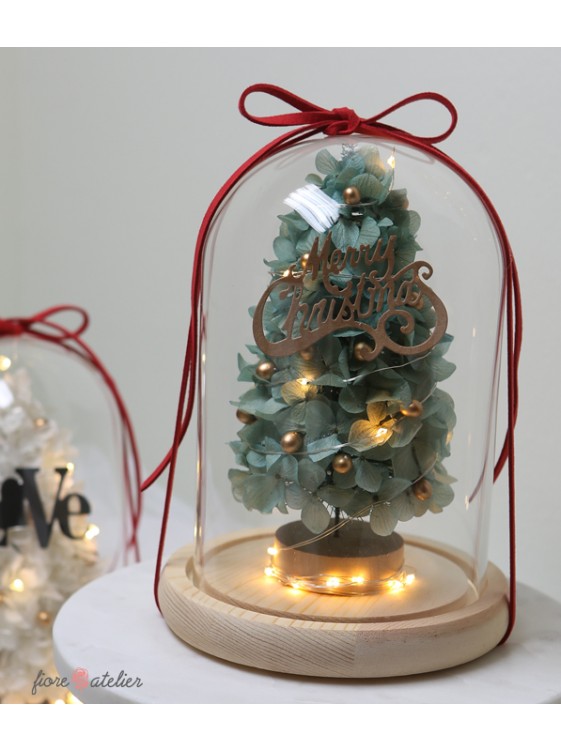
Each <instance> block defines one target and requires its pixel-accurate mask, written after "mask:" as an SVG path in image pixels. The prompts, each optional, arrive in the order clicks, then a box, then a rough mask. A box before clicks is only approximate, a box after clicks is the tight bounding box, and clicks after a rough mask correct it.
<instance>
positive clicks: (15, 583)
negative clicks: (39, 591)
mask: <svg viewBox="0 0 561 752" xmlns="http://www.w3.org/2000/svg"><path fill="white" fill-rule="evenodd" d="M24 589H25V585H24V584H23V580H20V578H19V577H16V579H15V580H12V582H11V583H10V590H13V591H14V593H23V591H24Z"/></svg>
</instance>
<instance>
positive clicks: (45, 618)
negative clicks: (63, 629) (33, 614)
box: [37, 611, 52, 627]
mask: <svg viewBox="0 0 561 752" xmlns="http://www.w3.org/2000/svg"><path fill="white" fill-rule="evenodd" d="M37 621H38V622H39V624H41V625H42V626H44V627H46V626H48V625H49V624H50V623H51V621H52V618H51V615H50V613H49V612H48V611H39V613H38V614H37Z"/></svg>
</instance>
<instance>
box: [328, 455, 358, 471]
mask: <svg viewBox="0 0 561 752" xmlns="http://www.w3.org/2000/svg"><path fill="white" fill-rule="evenodd" d="M332 465H333V469H334V470H335V472H336V473H341V475H346V473H349V472H350V471H351V470H352V469H353V458H352V457H350V456H349V455H348V454H345V452H340V453H339V454H336V455H335V457H334V458H333V462H332Z"/></svg>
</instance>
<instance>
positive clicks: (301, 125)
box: [143, 84, 522, 642]
mask: <svg viewBox="0 0 561 752" xmlns="http://www.w3.org/2000/svg"><path fill="white" fill-rule="evenodd" d="M253 93H262V94H266V95H269V96H272V97H274V98H276V99H278V100H280V101H282V102H284V103H286V104H288V105H290V106H291V107H294V108H295V110H296V112H290V113H285V114H281V115H272V116H263V117H261V116H256V115H253V114H251V113H249V112H248V110H247V108H246V101H247V99H248V97H249V96H250V95H251V94H253ZM423 100H432V101H435V102H437V103H439V104H440V105H442V106H443V107H444V108H445V109H446V110H447V111H448V113H449V114H450V118H451V121H450V125H449V126H448V128H447V129H446V130H445V131H444V132H442V133H440V134H437V135H435V136H428V137H427V136H424V137H423V136H417V135H414V134H412V133H408V132H406V131H403V130H401V129H399V128H396V127H394V126H391V125H388V124H386V123H384V122H382V121H383V119H384V118H385V117H386V116H388V115H390V114H391V113H393V112H395V111H397V110H399V109H401V108H403V107H406V106H408V105H409V104H412V103H414V102H417V101H423ZM239 108H240V112H241V113H242V115H243V116H244V117H246V118H247V119H248V120H250V121H251V122H254V123H257V124H259V125H265V126H270V127H291V128H293V130H291V131H289V132H288V133H286V134H284V135H282V136H280V137H278V138H276V139H274V140H273V141H272V142H270V143H269V144H267V145H266V146H265V147H263V148H262V149H260V150H259V151H257V152H256V153H255V154H254V155H253V156H252V157H250V158H249V159H248V160H247V161H246V162H245V163H244V164H242V165H241V167H240V168H239V169H238V170H237V171H236V172H235V173H234V174H233V175H232V176H231V177H230V178H229V179H228V180H227V181H226V183H225V184H224V185H223V186H222V188H221V189H220V190H219V191H218V193H217V194H216V196H215V197H214V199H213V200H212V202H211V204H210V206H209V208H208V210H207V212H206V214H205V216H204V218H203V221H202V224H201V227H200V229H199V234H198V237H197V243H196V247H195V256H194V263H193V279H192V287H191V321H190V326H189V335H188V338H187V346H186V351H185V359H184V367H183V374H182V379H181V387H180V394H179V401H178V409H177V415H176V422H175V431H174V438H173V443H172V447H171V449H170V451H169V452H168V454H167V455H166V457H165V458H164V459H163V461H162V462H161V463H160V465H159V466H158V467H157V468H156V469H155V471H154V472H153V473H152V474H151V475H150V476H149V478H147V479H146V481H145V482H144V484H143V489H145V488H147V487H149V486H150V485H151V484H152V483H153V482H154V481H155V480H156V479H157V478H158V477H159V476H160V475H161V474H162V472H163V471H164V470H165V469H166V468H168V467H169V473H168V479H167V489H166V499H165V504H164V511H163V516H162V526H161V533H160V542H159V548H158V556H157V562H156V572H155V582H154V594H155V599H156V602H157V603H158V605H159V602H158V583H159V578H160V572H161V566H162V559H163V549H164V543H165V537H166V530H167V523H168V519H169V509H170V503H171V494H172V489H173V483H174V477H175V468H176V464H177V454H178V450H179V446H180V444H181V441H182V439H183V437H184V435H185V433H186V431H187V428H188V426H189V423H190V420H191V417H192V413H193V408H194V403H195V394H196V385H197V378H198V367H199V358H198V353H199V335H200V332H199V317H200V314H201V310H200V309H201V302H202V301H201V292H202V285H203V263H204V255H205V243H206V239H207V236H208V233H209V231H210V229H211V227H212V223H213V220H214V218H215V216H216V214H217V212H218V211H219V209H220V208H221V207H222V205H223V203H224V202H225V200H226V199H227V198H228V196H229V195H230V193H231V191H232V190H233V188H234V187H235V186H236V185H237V184H238V183H239V182H240V181H241V180H242V179H243V178H244V177H245V176H246V175H247V174H248V172H249V171H250V170H251V169H252V168H253V167H255V166H257V165H258V164H260V163H261V162H263V161H265V160H266V159H268V158H270V157H272V156H274V155H275V154H278V153H280V152H282V151H284V150H286V149H288V148H290V147H291V146H294V145H296V144H298V143H299V142H301V141H304V140H306V139H308V138H310V137H313V136H315V135H318V134H322V133H323V134H326V135H328V136H337V135H352V134H353V133H358V134H363V135H369V136H374V137H378V138H381V139H384V138H385V139H390V140H392V141H395V142H397V143H401V144H405V145H408V146H412V147H414V148H417V149H419V150H421V151H423V152H424V153H426V154H428V155H430V156H432V157H434V158H435V159H436V160H438V161H439V162H442V163H443V164H445V165H446V166H447V167H449V168H450V169H451V170H453V171H454V172H455V173H456V174H457V175H458V176H459V177H460V178H461V179H462V180H463V181H464V182H465V183H466V184H467V185H468V186H469V187H470V188H471V189H472V190H473V191H474V193H475V194H476V195H477V196H478V198H479V199H480V201H481V202H482V204H483V206H484V207H485V210H486V211H487V214H488V215H489V218H490V219H491V222H492V224H493V226H494V228H495V230H496V233H497V236H498V239H499V246H500V251H501V255H502V259H503V265H504V276H503V285H502V290H501V310H503V309H504V307H505V306H506V330H507V333H506V349H507V377H508V390H507V391H508V394H507V400H508V425H507V430H506V437H505V440H504V443H503V446H502V449H501V452H500V455H499V458H498V460H497V462H496V465H495V472H494V478H495V480H496V478H497V477H498V476H499V474H500V473H501V471H502V469H503V468H504V466H505V464H506V462H507V460H508V465H509V468H508V487H509V551H510V598H509V625H508V628H507V631H506V633H505V635H504V637H503V642H504V641H505V640H506V639H507V638H508V636H509V635H510V633H511V631H512V628H513V626H514V619H515V611H516V561H515V516H514V513H515V476H514V427H515V424H516V417H517V412H518V383H517V369H518V363H519V359H520V348H521V341H522V311H521V299H520V287H519V281H518V274H517V270H516V265H515V261H514V257H513V254H512V249H511V247H510V243H509V241H508V238H507V235H506V232H505V230H504V227H503V225H502V222H501V220H500V217H499V216H498V214H497V212H496V210H495V208H494V206H493V204H492V202H491V201H490V199H489V198H488V196H487V195H486V194H485V192H484V191H483V189H482V188H481V186H480V185H479V184H478V183H477V182H476V181H475V180H474V179H473V178H472V177H471V175H469V173H468V172H467V171H466V170H464V169H463V168H462V167H461V166H460V165H459V164H457V163H456V162H455V161H454V160H453V159H451V158H450V157H449V156H447V155H446V154H445V153H444V152H442V151H440V149H438V148H437V147H436V146H435V144H437V143H440V142H442V141H444V140H445V139H446V138H447V137H448V136H449V135H450V134H451V133H452V132H453V131H454V129H455V127H456V124H457V119H458V118H457V112H456V109H455V107H454V105H453V104H452V103H451V102H450V101H449V100H448V99H446V97H443V96H442V95H440V94H437V93H435V92H422V93H419V94H415V95H413V96H411V97H407V98H406V99H403V100H401V101H400V102H398V103H396V104H395V105H393V106H391V107H389V108H387V109H386V110H384V111H383V112H381V113H379V114H378V115H376V116H374V117H372V118H366V119H364V118H360V117H359V116H358V115H357V114H356V113H355V112H354V111H353V110H351V109H349V108H346V107H344V108H335V109H333V110H326V109H324V108H322V107H319V106H318V105H315V104H313V103H312V102H309V101H307V100H305V99H303V98H301V97H298V96H296V95H295V94H292V93H291V92H289V91H287V90H285V89H282V88H280V87H278V86H273V85H270V84H255V85H254V86H250V87H249V88H247V89H246V90H245V91H244V92H243V94H242V96H241V98H240V103H239ZM390 166H391V164H390Z"/></svg>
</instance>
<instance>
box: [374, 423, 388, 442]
mask: <svg viewBox="0 0 561 752" xmlns="http://www.w3.org/2000/svg"><path fill="white" fill-rule="evenodd" d="M389 432H390V431H389V428H384V427H383V426H380V428H377V429H376V432H375V433H374V437H375V438H376V439H385V438H386V436H387V435H388V433H389Z"/></svg>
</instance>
